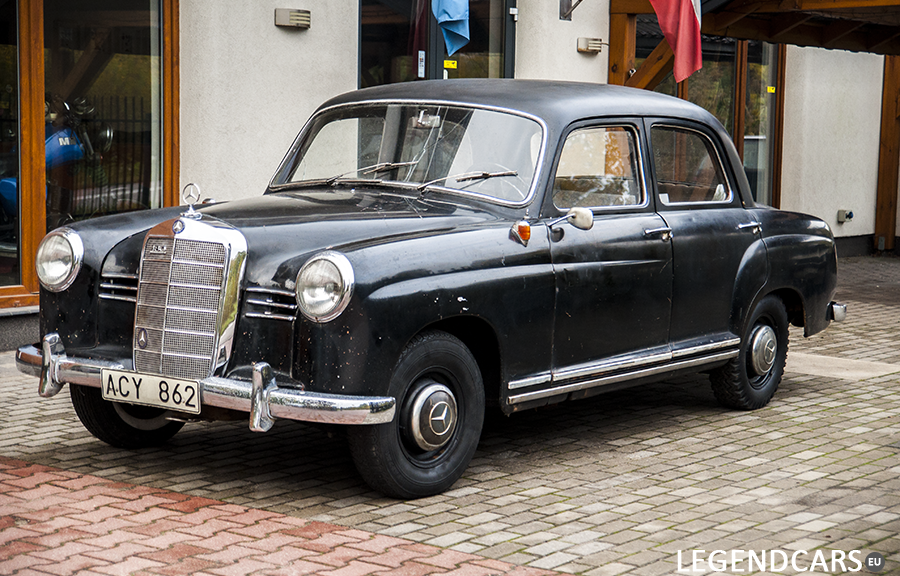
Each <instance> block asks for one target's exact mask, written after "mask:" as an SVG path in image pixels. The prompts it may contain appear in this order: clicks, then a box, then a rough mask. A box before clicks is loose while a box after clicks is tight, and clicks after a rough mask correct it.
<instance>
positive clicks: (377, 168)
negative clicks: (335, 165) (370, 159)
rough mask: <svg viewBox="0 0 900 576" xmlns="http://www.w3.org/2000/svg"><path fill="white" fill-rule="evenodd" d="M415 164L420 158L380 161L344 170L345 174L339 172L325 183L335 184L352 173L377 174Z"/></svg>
mask: <svg viewBox="0 0 900 576" xmlns="http://www.w3.org/2000/svg"><path fill="white" fill-rule="evenodd" d="M413 164H418V160H411V161H409V162H379V163H378V164H372V165H371V166H363V167H362V168H357V169H356V170H350V171H349V172H344V173H343V174H338V175H337V176H332V177H331V178H326V179H325V184H327V185H329V186H333V185H334V183H335V182H337V181H338V180H340V179H341V178H344V177H346V176H348V175H350V174H377V173H379V172H390V171H391V170H396V169H397V168H403V167H404V166H412V165H413Z"/></svg>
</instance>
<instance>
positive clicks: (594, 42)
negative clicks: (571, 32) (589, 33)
mask: <svg viewBox="0 0 900 576" xmlns="http://www.w3.org/2000/svg"><path fill="white" fill-rule="evenodd" d="M602 49H603V39H602V38H584V37H581V38H579V39H578V51H579V52H583V53H585V54H599V53H600V51H601V50H602Z"/></svg>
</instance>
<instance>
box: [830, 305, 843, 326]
mask: <svg viewBox="0 0 900 576" xmlns="http://www.w3.org/2000/svg"><path fill="white" fill-rule="evenodd" d="M846 317H847V305H846V304H838V303H837V302H832V303H830V304H829V305H828V319H829V320H834V321H835V322H843V321H844V318H846Z"/></svg>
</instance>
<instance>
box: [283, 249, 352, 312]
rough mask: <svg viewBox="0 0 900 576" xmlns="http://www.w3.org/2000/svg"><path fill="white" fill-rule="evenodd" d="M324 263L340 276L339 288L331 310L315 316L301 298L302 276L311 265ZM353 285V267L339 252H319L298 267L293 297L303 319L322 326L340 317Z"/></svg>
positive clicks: (345, 307) (348, 300)
mask: <svg viewBox="0 0 900 576" xmlns="http://www.w3.org/2000/svg"><path fill="white" fill-rule="evenodd" d="M323 260H324V261H326V262H328V263H330V264H332V265H333V266H334V267H335V268H336V269H337V271H338V273H339V274H340V277H341V278H340V280H341V281H340V283H339V285H340V288H339V290H338V299H337V301H336V302H335V304H334V306H332V308H331V309H330V310H329V311H327V312H325V313H322V314H316V313H314V312H311V311H310V310H308V309H307V308H306V305H305V303H304V301H303V298H302V297H301V292H302V291H303V289H304V284H305V283H304V281H303V275H304V273H305V272H307V271H308V270H309V269H310V267H311V266H312V265H314V264H315V263H317V262H320V261H323ZM354 284H355V278H354V275H353V265H352V264H351V263H350V260H349V259H348V258H347V257H346V256H344V255H343V254H341V253H340V252H335V251H334V250H325V251H323V252H319V253H317V254H315V255H314V256H313V257H311V258H310V259H309V260H307V261H306V263H304V264H303V266H301V267H300V271H299V272H297V282H296V288H295V295H296V298H297V306H298V308H299V309H300V313H301V314H303V316H304V318H307V319H309V320H312V321H313V322H315V323H317V324H322V323H325V322H330V321H332V320H334V319H335V318H337V317H338V316H340V315H341V314H342V313H343V312H344V310H346V309H347V305H348V304H350V296H351V295H352V293H353V286H354Z"/></svg>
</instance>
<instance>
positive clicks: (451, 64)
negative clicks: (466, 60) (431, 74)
mask: <svg viewBox="0 0 900 576" xmlns="http://www.w3.org/2000/svg"><path fill="white" fill-rule="evenodd" d="M444 68H447V69H450V70H456V60H444Z"/></svg>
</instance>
